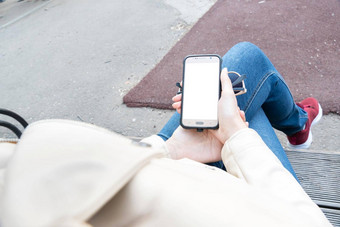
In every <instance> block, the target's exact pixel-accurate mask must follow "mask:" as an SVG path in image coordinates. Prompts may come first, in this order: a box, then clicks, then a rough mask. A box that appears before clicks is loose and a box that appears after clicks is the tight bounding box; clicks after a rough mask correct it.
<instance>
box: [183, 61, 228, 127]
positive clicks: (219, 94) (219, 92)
mask: <svg viewBox="0 0 340 227" xmlns="http://www.w3.org/2000/svg"><path fill="white" fill-rule="evenodd" d="M192 57H217V58H218V59H219V63H220V69H219V89H218V97H219V99H220V98H221V78H220V75H221V67H222V58H221V56H219V55H218V54H195V55H188V56H186V57H185V58H184V59H183V73H182V74H183V75H182V103H181V109H182V110H183V101H184V93H185V83H184V76H185V75H184V73H185V61H186V59H188V58H192ZM182 116H183V115H182V111H181V118H180V125H181V126H182V127H183V128H185V129H218V127H219V121H218V119H217V125H216V126H214V127H191V126H185V125H184V124H183V122H182Z"/></svg>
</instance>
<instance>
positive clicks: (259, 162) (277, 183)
mask: <svg viewBox="0 0 340 227" xmlns="http://www.w3.org/2000/svg"><path fill="white" fill-rule="evenodd" d="M222 159H223V162H224V164H225V166H226V169H227V171H228V172H229V173H230V174H232V175H234V176H235V177H237V178H240V179H243V180H244V181H245V182H246V183H247V184H249V185H252V186H254V187H256V188H259V189H260V190H261V191H263V192H264V193H267V194H271V195H273V196H276V197H278V198H281V199H283V200H285V201H287V202H289V203H291V204H292V205H293V207H294V208H296V211H297V212H301V213H304V214H305V215H307V216H309V217H311V218H314V219H315V221H316V222H321V223H327V224H329V222H328V221H327V219H326V217H325V216H324V214H323V213H322V211H321V210H320V208H319V207H318V206H317V205H316V204H315V203H314V202H313V201H312V200H311V199H310V198H309V196H308V195H307V194H306V193H305V191H304V190H303V188H302V187H301V185H300V184H299V183H298V182H297V181H296V179H295V178H294V177H293V176H292V174H291V173H290V172H289V171H288V170H286V169H285V168H284V167H283V165H282V164H281V162H280V160H279V159H278V158H277V157H276V156H275V154H274V153H273V152H272V151H271V150H270V149H269V148H268V147H267V145H266V144H265V143H264V142H263V140H262V139H261V137H260V136H259V135H258V134H257V132H256V131H254V130H253V129H249V128H247V129H242V130H240V131H238V132H237V133H235V134H234V135H233V136H232V137H230V138H229V140H228V141H227V142H226V143H225V144H224V147H223V149H222Z"/></svg>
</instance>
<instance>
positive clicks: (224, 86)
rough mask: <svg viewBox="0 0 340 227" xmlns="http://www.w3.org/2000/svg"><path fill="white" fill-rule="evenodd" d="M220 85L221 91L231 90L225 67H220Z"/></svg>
mask: <svg viewBox="0 0 340 227" xmlns="http://www.w3.org/2000/svg"><path fill="white" fill-rule="evenodd" d="M221 86H222V91H231V90H232V85H231V81H230V78H229V76H228V69H227V68H223V69H222V73H221Z"/></svg>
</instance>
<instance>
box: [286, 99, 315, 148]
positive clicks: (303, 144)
mask: <svg viewBox="0 0 340 227" xmlns="http://www.w3.org/2000/svg"><path fill="white" fill-rule="evenodd" d="M318 105H319V113H318V115H317V116H316V117H315V119H314V120H313V121H312V125H311V126H310V129H309V135H308V138H307V141H306V142H304V143H302V144H299V145H293V144H291V143H289V141H288V143H287V147H288V148H289V149H292V150H294V149H308V148H309V147H310V145H311V144H312V142H313V135H312V127H313V125H316V124H317V123H318V122H319V121H320V120H321V118H322V108H321V106H320V104H319V103H318Z"/></svg>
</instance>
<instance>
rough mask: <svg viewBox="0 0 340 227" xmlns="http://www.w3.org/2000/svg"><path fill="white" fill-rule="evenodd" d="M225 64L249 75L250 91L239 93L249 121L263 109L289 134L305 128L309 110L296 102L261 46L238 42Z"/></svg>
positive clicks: (276, 126) (226, 58)
mask: <svg viewBox="0 0 340 227" xmlns="http://www.w3.org/2000/svg"><path fill="white" fill-rule="evenodd" d="M222 67H227V68H228V70H229V71H236V72H238V73H239V74H241V75H243V74H245V75H246V76H247V78H246V79H245V86H246V88H247V93H246V94H243V95H240V96H237V102H238V105H239V106H240V108H241V109H242V110H244V112H245V113H246V118H247V119H248V120H251V119H252V117H253V116H254V114H255V113H257V111H258V110H259V109H260V108H263V110H264V112H265V114H266V115H267V117H268V119H269V121H270V123H271V124H272V126H273V127H274V128H276V129H278V130H280V131H283V132H284V133H286V134H287V135H292V134H294V133H296V132H298V131H300V130H301V129H302V128H303V127H304V125H305V123H306V121H307V119H308V116H307V113H306V112H305V111H304V110H303V109H302V108H300V107H298V106H297V105H296V104H295V103H294V100H293V97H292V95H291V93H290V91H289V88H288V86H287V84H286V83H285V81H284V80H283V78H282V76H281V75H280V74H279V72H278V71H277V70H276V69H275V67H274V66H273V64H272V63H271V62H270V60H269V59H268V58H267V56H266V55H265V54H264V53H263V52H262V51H261V50H260V49H259V48H258V47H257V46H255V45H254V44H251V43H248V42H243V43H239V44H237V45H235V46H234V47H232V48H231V49H230V50H229V51H228V52H227V53H226V54H225V55H224V57H223V64H222Z"/></svg>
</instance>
